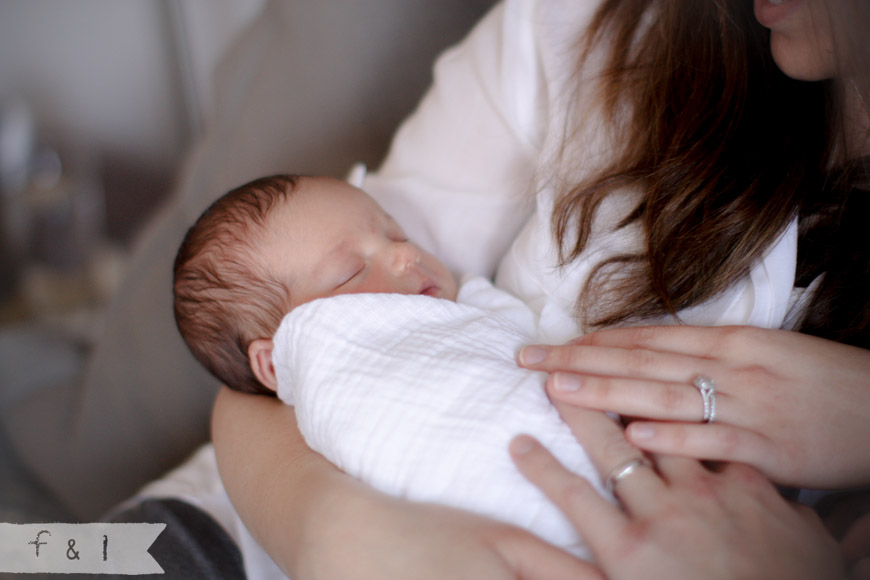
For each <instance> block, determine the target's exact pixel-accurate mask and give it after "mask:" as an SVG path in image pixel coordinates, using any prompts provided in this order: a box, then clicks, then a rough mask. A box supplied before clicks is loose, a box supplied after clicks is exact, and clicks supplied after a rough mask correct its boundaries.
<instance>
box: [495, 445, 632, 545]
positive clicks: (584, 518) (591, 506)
mask: <svg viewBox="0 0 870 580" xmlns="http://www.w3.org/2000/svg"><path fill="white" fill-rule="evenodd" d="M510 452H511V456H512V457H513V460H514V463H516V465H517V468H519V470H520V472H521V473H522V474H523V476H525V478H526V479H528V480H529V481H530V482H532V483H533V484H534V485H535V486H537V487H538V488H540V489H541V491H543V492H544V495H546V496H547V497H548V498H550V501H552V502H553V503H554V504H555V505H556V506H557V507H558V508H559V509H560V510H561V511H562V512H563V513H564V514H565V515H566V516H567V517H568V519H569V520H571V522H572V523H573V524H574V527H575V528H576V529H577V532H578V533H579V534H580V536H582V537H583V538H585V539H587V542H588V543H589V548H590V550H592V552H593V553H595V554H597V553H598V550H599V549H600V548H601V547H602V546H606V545H607V544H608V542H610V541H611V538H617V537H619V535H620V534H621V533H622V530H623V528H624V527H625V525H626V523H627V521H628V518H627V516H626V515H625V514H624V513H623V512H621V511H620V510H619V508H617V507H616V506H614V505H613V504H612V503H610V502H609V501H607V500H606V499H605V498H603V497H602V496H601V495H600V494H599V493H598V492H597V491H596V490H595V488H594V487H592V485H590V484H589V482H587V481H585V480H584V479H582V478H580V477H577V476H576V475H574V474H573V473H571V472H569V471H568V470H566V469H565V468H564V467H563V466H562V465H561V464H560V463H559V462H558V461H557V460H556V458H555V457H553V456H552V455H551V454H550V452H549V451H547V450H546V449H544V447H543V446H541V444H540V443H538V442H537V441H536V440H535V439H534V438H532V437H530V436H528V435H519V436H517V437H516V438H514V440H513V441H512V442H511V445H510Z"/></svg>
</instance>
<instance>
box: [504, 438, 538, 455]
mask: <svg viewBox="0 0 870 580" xmlns="http://www.w3.org/2000/svg"><path fill="white" fill-rule="evenodd" d="M534 448H535V440H534V439H532V438H531V437H529V436H528V435H517V436H516V437H514V440H513V441H511V445H510V451H511V453H513V454H514V455H525V454H526V453H528V452H529V451H531V450H532V449H534Z"/></svg>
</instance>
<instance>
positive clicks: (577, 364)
mask: <svg viewBox="0 0 870 580" xmlns="http://www.w3.org/2000/svg"><path fill="white" fill-rule="evenodd" d="M518 361H519V363H520V365H521V366H524V367H526V368H529V369H534V370H538V371H545V372H555V371H572V372H575V373H582V374H585V375H598V376H609V377H625V378H640V379H646V380H655V381H666V382H677V383H690V382H691V381H692V379H693V378H694V377H695V376H697V375H701V374H704V375H715V372H713V371H715V370H716V367H715V365H714V363H713V361H712V360H710V359H705V358H700V357H696V356H692V355H686V354H681V353H673V352H662V351H657V350H651V349H645V348H618V347H609V346H606V347H602V346H589V345H585V344H566V345H558V346H527V347H525V348H523V349H522V350H521V351H520V353H519V356H518Z"/></svg>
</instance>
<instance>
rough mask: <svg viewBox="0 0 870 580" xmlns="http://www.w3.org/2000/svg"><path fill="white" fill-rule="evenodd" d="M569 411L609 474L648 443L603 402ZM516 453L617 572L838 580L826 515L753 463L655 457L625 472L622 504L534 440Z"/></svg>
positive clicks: (654, 578)
mask: <svg viewBox="0 0 870 580" xmlns="http://www.w3.org/2000/svg"><path fill="white" fill-rule="evenodd" d="M561 412H562V414H563V417H564V418H565V420H566V421H567V422H568V423H569V425H571V427H572V430H573V431H574V432H575V434H576V435H577V437H578V440H579V441H580V442H581V444H583V446H584V447H585V448H586V450H587V452H588V453H589V455H590V457H591V458H592V460H593V462H594V463H595V465H596V467H597V468H598V470H599V472H600V473H602V474H612V473H615V472H618V471H619V468H620V466H623V465H626V461H630V460H632V459H637V458H639V457H641V456H640V452H639V451H638V450H636V449H634V448H632V447H631V446H630V445H629V444H628V443H627V442H626V441H625V439H624V437H623V433H622V429H621V428H620V427H619V426H618V425H616V423H614V422H613V421H611V420H610V419H608V418H606V417H605V416H604V415H603V414H601V413H600V412H597V411H589V410H585V409H577V408H567V407H564V406H563V407H562V408H561ZM511 452H512V454H513V456H514V460H515V462H516V463H517V465H518V467H519V468H520V470H521V471H522V472H523V474H524V475H525V476H526V477H527V478H528V479H529V480H530V481H532V483H534V484H536V485H537V486H538V487H540V488H541V489H542V490H543V491H544V493H546V494H547V496H548V497H549V498H550V499H551V500H552V501H553V502H554V503H555V504H556V505H557V506H559V507H560V508H561V509H562V511H564V512H565V513H566V514H567V515H568V516H569V518H571V520H572V521H573V522H574V525H575V526H576V527H577V530H578V532H579V533H580V535H581V536H582V537H583V538H584V539H585V540H586V542H587V544H588V545H589V548H590V550H591V551H592V553H593V555H594V556H595V559H596V562H597V564H598V565H599V566H600V568H601V570H602V571H603V573H604V574H605V576H606V577H607V578H608V579H610V580H622V579H626V580H628V579H630V580H659V579H661V580H682V579H686V580H695V579H697V578H704V579H705V580H717V579H721V580H726V579H727V580H732V579H734V578H764V579H766V580H779V579H781V580H786V579H787V580H836V579H838V578H844V577H845V572H844V568H843V562H842V558H841V557H840V551H839V548H838V546H837V544H836V542H835V541H834V540H833V538H832V537H831V536H830V535H829V534H828V533H827V532H826V531H825V529H824V526H823V525H822V523H821V521H820V520H819V518H818V517H817V516H816V515H815V514H814V513H813V512H812V511H811V510H810V509H809V508H806V507H804V506H797V505H793V504H790V503H788V502H786V501H785V500H784V499H783V498H782V497H781V496H780V495H779V494H778V493H777V492H776V490H775V489H774V487H773V486H772V485H771V484H770V483H769V482H768V481H767V480H766V479H765V478H764V476H763V475H761V474H760V473H759V472H757V471H756V470H754V469H753V468H751V467H748V466H743V465H729V466H727V467H725V468H724V469H721V470H719V471H716V472H713V471H710V470H708V469H706V468H705V467H703V466H702V465H701V464H700V463H699V462H698V461H695V460H692V459H686V458H683V457H661V456H660V457H656V458H655V461H656V462H655V465H654V466H653V465H649V466H646V465H644V466H640V467H638V468H636V469H635V470H633V471H631V472H630V473H628V474H627V475H624V476H623V477H622V478H621V479H619V480H618V482H616V483H615V486H614V489H615V493H616V495H617V497H618V498H619V500H620V502H621V503H622V508H623V509H620V507H619V506H615V505H613V504H612V503H610V502H609V501H607V500H605V499H604V498H602V497H601V496H599V495H598V494H597V493H596V491H595V490H594V489H593V487H592V486H591V485H590V484H589V483H588V482H586V481H585V480H583V479H581V478H579V477H577V476H576V475H574V474H572V473H570V472H568V471H566V470H565V469H564V468H563V467H562V466H561V465H559V463H558V462H557V461H556V460H555V459H554V458H553V457H552V455H550V454H549V453H548V452H547V451H546V450H544V449H543V447H541V446H540V445H539V444H538V443H537V442H535V441H534V440H533V439H531V438H529V437H526V436H520V437H518V438H517V439H515V440H514V441H513V443H512V445H511Z"/></svg>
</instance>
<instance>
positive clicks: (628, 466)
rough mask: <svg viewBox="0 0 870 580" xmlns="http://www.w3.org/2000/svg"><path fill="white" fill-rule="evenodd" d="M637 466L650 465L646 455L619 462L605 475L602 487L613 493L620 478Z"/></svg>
mask: <svg viewBox="0 0 870 580" xmlns="http://www.w3.org/2000/svg"><path fill="white" fill-rule="evenodd" d="M638 467H652V462H651V461H650V460H649V459H647V458H646V457H640V458H637V459H629V460H628V461H626V462H624V463H620V464H619V465H617V466H616V467H614V468H613V470H612V471H611V472H610V475H608V476H607V480H606V481H605V482H604V487H606V488H607V491H608V492H610V493H611V494H613V495H615V493H614V490H615V489H616V484H617V483H619V481H620V480H621V479H623V478H624V477H626V476H627V475H629V474H630V473H632V472H634V470H636V469H637V468H638Z"/></svg>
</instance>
